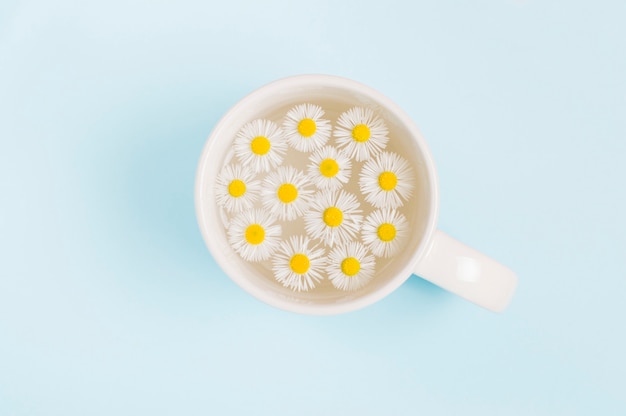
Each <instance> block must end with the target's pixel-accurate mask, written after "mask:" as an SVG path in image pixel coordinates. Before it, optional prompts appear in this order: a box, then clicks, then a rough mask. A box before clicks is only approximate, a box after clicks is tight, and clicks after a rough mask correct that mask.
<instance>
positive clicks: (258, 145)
mask: <svg viewBox="0 0 626 416" xmlns="http://www.w3.org/2000/svg"><path fill="white" fill-rule="evenodd" d="M270 147H271V144H270V141H269V140H268V138H267V137H265V136H257V137H255V138H254V139H252V141H251V142H250V150H252V153H254V154H255V155H259V156H263V155H264V154H266V153H267V152H269V151H270Z"/></svg>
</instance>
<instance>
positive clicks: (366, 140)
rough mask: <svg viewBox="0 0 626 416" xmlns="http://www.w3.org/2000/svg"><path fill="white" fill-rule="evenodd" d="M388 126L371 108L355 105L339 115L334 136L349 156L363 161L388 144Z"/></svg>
mask: <svg viewBox="0 0 626 416" xmlns="http://www.w3.org/2000/svg"><path fill="white" fill-rule="evenodd" d="M387 133H388V130H387V126H385V122H384V121H383V120H382V119H380V118H378V117H376V116H375V115H374V112H373V111H372V110H371V109H369V108H363V107H354V108H351V109H350V110H348V111H346V112H345V113H343V114H341V115H340V116H339V119H338V120H337V127H336V128H335V132H334V136H335V138H336V139H337V144H338V145H339V147H341V148H343V149H345V151H346V153H347V154H348V156H350V157H353V158H356V160H357V161H359V162H361V161H363V160H367V159H369V158H370V157H372V156H375V155H376V154H378V153H379V152H380V151H381V150H383V149H384V148H385V147H386V146H387V141H389V138H388V137H387Z"/></svg>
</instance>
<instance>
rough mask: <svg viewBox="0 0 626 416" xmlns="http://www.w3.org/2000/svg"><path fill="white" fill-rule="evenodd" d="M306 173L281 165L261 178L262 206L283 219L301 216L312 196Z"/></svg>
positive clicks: (289, 219)
mask: <svg viewBox="0 0 626 416" xmlns="http://www.w3.org/2000/svg"><path fill="white" fill-rule="evenodd" d="M311 188H312V185H311V183H310V182H309V179H308V178H307V177H306V175H305V174H304V173H302V172H300V171H299V170H297V169H295V168H292V167H291V166H281V167H279V168H278V169H276V170H275V171H273V172H270V173H269V174H268V175H267V176H266V177H265V179H264V180H263V191H262V192H263V208H265V209H266V210H268V211H269V212H271V213H272V214H273V215H275V216H276V217H278V218H279V219H281V220H283V221H291V220H295V219H296V218H298V217H300V216H302V215H303V214H304V212H305V211H306V209H307V208H308V206H309V203H310V201H311V198H312V197H313V192H314V191H313V189H311Z"/></svg>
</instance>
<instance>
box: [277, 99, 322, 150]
mask: <svg viewBox="0 0 626 416" xmlns="http://www.w3.org/2000/svg"><path fill="white" fill-rule="evenodd" d="M322 117H324V110H323V109H322V107H320V106H318V105H315V104H300V105H298V106H296V107H294V108H292V109H291V110H289V112H288V113H287V116H286V117H285V121H284V122H283V131H284V132H285V137H286V138H287V142H288V143H289V144H290V145H291V146H292V147H293V148H294V149H296V150H299V151H301V152H310V151H313V150H315V149H319V148H320V147H322V146H324V145H325V144H326V142H327V141H328V139H329V138H330V130H331V128H330V122H329V121H328V120H325V119H323V118H322Z"/></svg>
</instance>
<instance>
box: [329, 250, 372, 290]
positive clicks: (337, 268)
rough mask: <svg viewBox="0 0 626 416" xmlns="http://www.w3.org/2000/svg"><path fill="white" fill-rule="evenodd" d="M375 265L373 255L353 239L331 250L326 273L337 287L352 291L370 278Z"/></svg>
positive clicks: (363, 284)
mask: <svg viewBox="0 0 626 416" xmlns="http://www.w3.org/2000/svg"><path fill="white" fill-rule="evenodd" d="M375 266H376V261H375V260H374V256H372V255H371V254H370V253H369V252H368V251H367V249H366V248H365V246H364V245H363V244H361V243H359V242H358V241H353V242H349V243H347V244H343V245H340V246H337V247H335V248H334V249H332V250H331V252H330V253H329V254H328V264H327V265H326V273H327V274H328V278H329V279H330V282H331V283H332V284H333V286H335V287H336V288H337V289H340V290H346V291H353V290H357V289H360V288H362V287H363V286H365V285H366V284H367V283H368V282H369V281H370V280H372V277H374V268H375Z"/></svg>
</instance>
